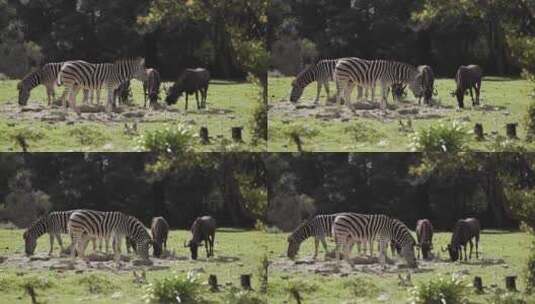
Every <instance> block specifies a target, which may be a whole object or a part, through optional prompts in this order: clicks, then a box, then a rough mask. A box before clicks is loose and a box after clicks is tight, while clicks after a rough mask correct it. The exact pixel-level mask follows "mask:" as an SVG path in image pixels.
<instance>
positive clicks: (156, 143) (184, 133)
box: [137, 123, 197, 155]
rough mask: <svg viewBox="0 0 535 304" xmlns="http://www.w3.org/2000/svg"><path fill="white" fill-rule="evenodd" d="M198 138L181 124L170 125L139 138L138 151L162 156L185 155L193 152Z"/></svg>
mask: <svg viewBox="0 0 535 304" xmlns="http://www.w3.org/2000/svg"><path fill="white" fill-rule="evenodd" d="M196 139H197V136H196V135H194V134H193V133H192V131H191V129H190V128H189V127H186V126H185V125H183V124H181V123H177V124H175V125H168V126H166V127H165V128H163V129H160V130H156V131H147V132H145V134H143V135H141V136H139V137H138V138H137V150H138V151H150V152H156V153H160V154H173V155H176V154H183V153H187V152H190V151H193V150H194V148H195V145H196Z"/></svg>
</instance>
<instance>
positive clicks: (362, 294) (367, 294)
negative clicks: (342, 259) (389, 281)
mask: <svg viewBox="0 0 535 304" xmlns="http://www.w3.org/2000/svg"><path fill="white" fill-rule="evenodd" d="M344 287H345V288H347V289H349V290H350V292H351V294H352V295H353V296H355V297H357V298H371V297H376V296H377V294H378V293H379V288H377V286H376V285H375V284H374V283H373V281H371V280H368V279H364V278H360V277H357V278H354V279H351V280H348V281H345V282H344Z"/></svg>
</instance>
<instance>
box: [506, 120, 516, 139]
mask: <svg viewBox="0 0 535 304" xmlns="http://www.w3.org/2000/svg"><path fill="white" fill-rule="evenodd" d="M517 126H518V124H517V123H510V124H507V125H506V128H507V137H508V138H509V139H518V137H517V136H516V127H517Z"/></svg>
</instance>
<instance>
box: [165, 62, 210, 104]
mask: <svg viewBox="0 0 535 304" xmlns="http://www.w3.org/2000/svg"><path fill="white" fill-rule="evenodd" d="M209 84H210V72H209V71H208V70H207V69H203V68H196V69H186V70H185V71H184V72H182V74H181V75H180V77H179V78H178V80H177V81H176V82H175V83H174V84H173V86H171V87H170V88H169V90H167V97H166V98H165V102H166V103H167V104H168V105H174V104H175V103H176V102H177V101H178V98H180V96H182V94H184V93H186V107H185V109H186V111H187V110H188V95H190V94H194V93H195V99H196V101H197V110H199V109H204V108H206V98H207V96H208V85H209ZM199 92H201V102H200V103H199Z"/></svg>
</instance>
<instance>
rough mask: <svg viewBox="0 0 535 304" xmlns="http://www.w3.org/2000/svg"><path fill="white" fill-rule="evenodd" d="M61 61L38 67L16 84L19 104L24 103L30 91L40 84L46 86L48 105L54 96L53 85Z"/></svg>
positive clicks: (61, 63) (26, 101)
mask: <svg viewBox="0 0 535 304" xmlns="http://www.w3.org/2000/svg"><path fill="white" fill-rule="evenodd" d="M62 65H63V62H52V63H47V64H45V65H43V66H42V67H41V68H40V69H38V70H36V71H34V72H31V73H29V74H28V75H26V76H25V77H24V78H23V79H22V80H21V81H20V82H19V83H18V85H17V89H18V90H19V105H26V104H27V103H28V98H29V97H30V91H31V90H32V89H33V88H35V87H36V86H38V85H40V84H42V85H44V86H45V87H46V95H47V98H48V105H50V104H51V103H52V101H53V100H54V98H55V91H54V87H55V85H56V80H57V77H58V74H59V71H60V69H61V66H62Z"/></svg>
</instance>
